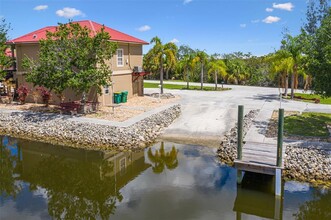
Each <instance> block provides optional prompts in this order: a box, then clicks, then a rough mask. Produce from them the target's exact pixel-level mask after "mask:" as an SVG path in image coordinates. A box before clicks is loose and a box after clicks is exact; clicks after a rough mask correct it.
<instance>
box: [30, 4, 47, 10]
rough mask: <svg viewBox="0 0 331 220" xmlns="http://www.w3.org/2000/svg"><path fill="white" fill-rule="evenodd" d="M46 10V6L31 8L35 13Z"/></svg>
mask: <svg viewBox="0 0 331 220" xmlns="http://www.w3.org/2000/svg"><path fill="white" fill-rule="evenodd" d="M47 8H48V5H38V6H36V7H34V8H33V10H35V11H41V10H46V9H47Z"/></svg>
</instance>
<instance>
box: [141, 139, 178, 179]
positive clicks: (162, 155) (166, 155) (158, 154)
mask: <svg viewBox="0 0 331 220" xmlns="http://www.w3.org/2000/svg"><path fill="white" fill-rule="evenodd" d="M177 154H178V151H177V150H176V148H175V146H172V148H171V151H170V152H165V150H164V142H161V146H160V149H159V150H156V151H155V153H154V154H153V152H152V149H151V148H149V149H148V152H147V155H148V158H149V159H150V161H151V162H152V163H154V166H153V168H152V169H153V172H154V173H162V172H163V170H164V168H165V167H167V169H168V170H174V169H176V167H177V166H178V159H177Z"/></svg>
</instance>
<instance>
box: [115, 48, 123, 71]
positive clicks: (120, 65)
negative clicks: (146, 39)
mask: <svg viewBox="0 0 331 220" xmlns="http://www.w3.org/2000/svg"><path fill="white" fill-rule="evenodd" d="M118 51H122V57H121V58H122V64H119V58H120V57H119V56H118ZM116 58H117V59H116V64H117V66H118V67H123V66H124V50H123V48H119V49H117V51H116Z"/></svg>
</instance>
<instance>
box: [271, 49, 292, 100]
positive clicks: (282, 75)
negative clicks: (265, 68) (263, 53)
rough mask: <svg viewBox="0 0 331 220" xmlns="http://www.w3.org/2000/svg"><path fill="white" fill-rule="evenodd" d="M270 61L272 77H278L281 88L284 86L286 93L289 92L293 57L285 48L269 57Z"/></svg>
mask: <svg viewBox="0 0 331 220" xmlns="http://www.w3.org/2000/svg"><path fill="white" fill-rule="evenodd" d="M268 61H269V62H270V70H269V71H270V75H271V78H273V79H275V78H278V86H279V88H284V89H285V91H284V95H285V96H287V92H288V76H289V75H290V74H292V73H293V65H294V62H293V59H292V57H290V56H289V54H288V53H287V52H286V51H284V50H278V51H277V52H276V53H274V54H272V55H271V56H269V57H268Z"/></svg>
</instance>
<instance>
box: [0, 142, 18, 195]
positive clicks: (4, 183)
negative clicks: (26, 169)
mask: <svg viewBox="0 0 331 220" xmlns="http://www.w3.org/2000/svg"><path fill="white" fill-rule="evenodd" d="M20 149H21V148H20V147H18V145H17V141H16V139H13V138H9V137H4V138H3V139H2V140H1V145H0V153H1V154H0V165H1V169H0V174H1V175H0V195H1V197H3V198H7V197H9V196H12V197H16V195H17V194H18V193H19V192H20V190H21V188H22V187H21V185H20V184H17V183H16V182H17V180H18V177H17V175H18V174H19V173H20V172H21V170H22V166H21V160H20V155H21V153H20Z"/></svg>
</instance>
